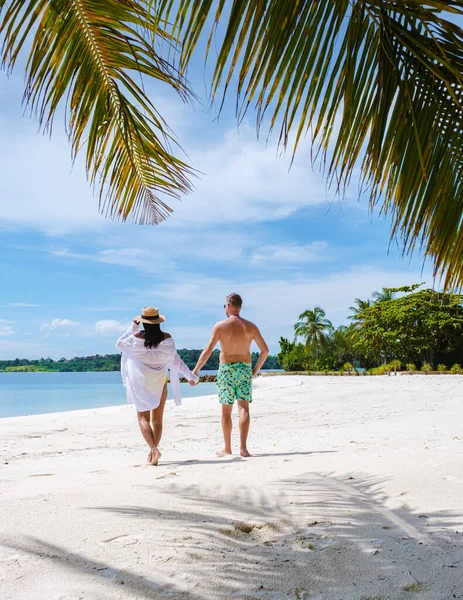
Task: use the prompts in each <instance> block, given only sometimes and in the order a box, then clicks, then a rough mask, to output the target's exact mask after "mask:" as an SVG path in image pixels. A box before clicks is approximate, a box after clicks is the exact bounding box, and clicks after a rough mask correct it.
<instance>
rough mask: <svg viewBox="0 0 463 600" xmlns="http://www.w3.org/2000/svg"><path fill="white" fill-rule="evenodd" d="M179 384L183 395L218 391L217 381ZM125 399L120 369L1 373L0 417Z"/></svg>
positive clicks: (35, 413) (113, 402) (103, 404)
mask: <svg viewBox="0 0 463 600" xmlns="http://www.w3.org/2000/svg"><path fill="white" fill-rule="evenodd" d="M180 388H181V392H182V397H183V398H188V397H192V396H209V395H211V394H215V393H216V386H215V384H214V383H200V384H199V385H197V386H195V387H191V386H190V385H188V383H181V384H180ZM169 396H170V394H169ZM126 402H127V398H126V395H125V388H124V386H123V385H122V381H121V374H120V373H119V371H110V372H102V373H0V417H19V416H23V415H39V414H44V413H51V412H61V411H67V410H80V409H82V408H101V407H103V406H117V405H119V404H125V403H126Z"/></svg>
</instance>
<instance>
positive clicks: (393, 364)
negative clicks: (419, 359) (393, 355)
mask: <svg viewBox="0 0 463 600" xmlns="http://www.w3.org/2000/svg"><path fill="white" fill-rule="evenodd" d="M389 367H390V368H391V370H392V371H394V373H397V371H400V369H401V368H402V363H401V361H400V360H397V359H396V360H393V361H392V362H391V363H389Z"/></svg>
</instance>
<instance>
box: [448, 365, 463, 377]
mask: <svg viewBox="0 0 463 600" xmlns="http://www.w3.org/2000/svg"><path fill="white" fill-rule="evenodd" d="M462 372H463V369H462V368H461V366H460V365H459V364H458V363H455V364H454V365H453V367H452V368H451V369H450V373H452V375H461V373H462Z"/></svg>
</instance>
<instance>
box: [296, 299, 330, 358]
mask: <svg viewBox="0 0 463 600" xmlns="http://www.w3.org/2000/svg"><path fill="white" fill-rule="evenodd" d="M298 319H299V320H298V322H297V323H296V324H295V325H294V338H295V340H297V338H302V339H303V340H304V342H305V350H306V351H307V352H309V351H310V350H313V351H314V353H315V360H317V359H318V351H319V348H320V346H324V345H326V344H327V342H328V333H329V332H330V331H333V329H334V327H333V324H332V323H331V321H330V320H329V319H327V318H326V314H325V311H324V310H323V308H320V307H319V306H316V307H315V308H314V309H312V310H305V311H304V312H303V313H301V314H300V315H299V317H298Z"/></svg>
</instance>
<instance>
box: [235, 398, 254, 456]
mask: <svg viewBox="0 0 463 600" xmlns="http://www.w3.org/2000/svg"><path fill="white" fill-rule="evenodd" d="M238 410H239V413H240V454H241V456H244V457H248V456H251V455H250V454H249V452H248V446H247V441H248V433H249V425H250V423H251V416H250V414H249V402H245V401H244V400H238Z"/></svg>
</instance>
